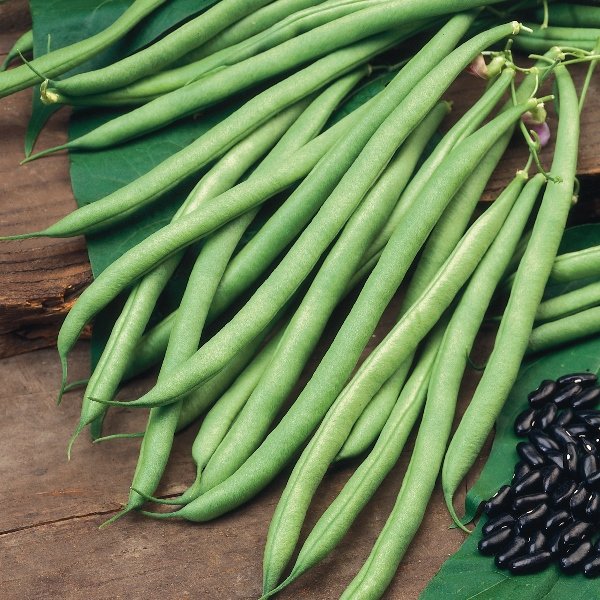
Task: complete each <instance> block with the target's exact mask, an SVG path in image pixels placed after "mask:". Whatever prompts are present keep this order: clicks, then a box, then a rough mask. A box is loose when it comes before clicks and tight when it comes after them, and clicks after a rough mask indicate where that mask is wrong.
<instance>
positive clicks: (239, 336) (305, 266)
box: [59, 23, 536, 407]
mask: <svg viewBox="0 0 600 600" xmlns="http://www.w3.org/2000/svg"><path fill="white" fill-rule="evenodd" d="M515 29H516V30H518V24H516V23H509V24H507V25H501V26H499V27H498V28H495V29H493V30H490V31H489V32H486V33H485V34H483V35H482V37H479V36H476V38H473V40H475V41H471V42H472V43H471V44H469V43H467V44H466V46H463V47H461V48H460V49H459V51H457V52H456V53H452V54H451V55H450V56H448V57H447V58H446V59H444V60H443V61H442V62H440V63H439V64H438V65H437V66H436V67H435V68H434V69H432V70H430V71H429V73H428V75H427V76H425V77H424V78H423V79H422V80H421V81H419V83H418V84H417V85H416V86H415V87H414V88H412V89H411V90H410V91H409V92H408V94H407V95H406V97H405V98H404V100H403V101H402V102H401V103H400V104H399V105H398V106H397V107H396V108H395V109H394V110H393V112H392V113H391V114H390V116H388V117H387V118H386V119H385V121H384V123H383V124H382V125H381V127H379V129H378V130H377V132H376V134H375V135H373V136H372V137H371V138H370V139H369V140H368V142H367V143H366V145H365V144H364V142H363V143H362V144H361V146H360V149H359V152H357V154H358V157H357V159H356V160H355V161H354V162H353V163H352V166H351V167H350V168H349V169H348V170H347V171H346V170H345V168H346V167H345V165H344V163H346V165H347V164H348V163H350V162H351V160H349V159H352V158H353V155H352V154H351V153H350V147H349V145H348V138H346V139H344V140H341V141H340V143H338V145H337V146H336V148H335V149H334V150H337V152H335V151H333V152H330V153H329V154H328V155H327V159H328V160H323V161H321V162H320V163H319V165H318V169H316V170H314V171H313V173H312V174H311V175H313V174H314V173H323V174H324V176H326V177H328V178H329V179H331V178H332V169H337V170H338V171H339V170H340V167H344V171H345V172H344V175H343V177H342V178H341V180H340V182H339V184H337V186H336V187H335V188H334V186H332V189H333V192H332V193H331V195H330V196H329V197H328V198H327V200H326V201H325V203H324V204H323V206H322V207H321V209H320V210H319V212H318V213H317V215H316V216H315V218H314V219H313V220H312V221H311V223H310V224H309V225H308V227H307V228H306V229H305V230H304V231H303V233H302V234H301V236H300V238H299V239H298V241H297V242H296V243H295V244H294V246H292V248H291V250H290V251H289V252H288V253H287V254H286V256H285V257H284V259H283V260H282V261H281V262H280V263H279V265H278V266H277V268H276V269H275V270H274V271H273V272H272V273H271V275H270V276H269V278H268V279H267V281H266V282H265V283H264V284H263V285H261V286H260V287H259V289H258V290H257V292H256V293H255V294H254V296H253V299H252V302H248V303H247V304H246V305H245V306H244V307H243V308H242V309H241V310H240V311H239V312H238V314H237V315H236V319H235V321H233V320H232V321H230V322H229V323H228V324H227V325H226V326H225V327H224V328H223V329H222V330H221V332H220V333H219V335H217V336H215V337H214V338H212V340H210V341H209V342H208V343H207V344H205V346H204V348H203V349H201V350H200V352H199V353H197V354H196V355H195V356H194V357H192V358H191V359H190V360H189V361H188V363H186V364H185V365H182V367H181V369H180V370H179V372H178V373H176V374H175V375H174V377H173V379H172V381H171V382H170V385H168V386H166V385H165V386H160V385H157V386H155V387H154V388H153V389H152V390H151V391H150V392H148V393H147V394H145V395H144V396H142V397H141V398H139V399H137V400H134V401H132V402H130V403H128V405H129V406H146V407H148V406H158V405H160V404H164V403H170V402H174V401H176V400H177V399H178V397H179V396H181V395H184V394H185V393H187V392H188V391H189V390H190V389H192V388H193V387H195V386H197V385H199V384H200V383H201V382H202V380H203V379H204V378H206V377H207V376H210V374H211V370H212V369H214V368H221V366H222V365H221V366H218V365H219V364H220V362H221V361H223V360H226V357H227V356H228V355H229V353H230V352H232V351H236V348H237V345H238V344H240V343H243V340H244V339H245V337H246V336H251V335H253V332H254V328H255V327H257V326H258V327H260V328H262V323H263V322H268V321H269V320H270V318H271V314H272V312H273V311H274V310H277V307H278V305H279V304H280V303H281V302H282V301H284V300H287V298H288V297H289V295H290V293H291V291H293V290H295V289H296V287H297V286H298V285H299V283H301V281H303V280H304V278H305V277H306V276H307V275H308V273H309V272H310V270H311V269H312V268H313V267H314V265H315V264H316V262H317V261H318V259H319V258H320V255H321V253H322V252H323V251H324V250H325V249H326V248H327V247H328V245H329V244H330V243H331V242H332V241H333V239H334V238H335V237H336V236H337V234H338V232H339V230H340V229H341V227H342V226H343V225H344V223H345V222H346V220H347V219H348V218H349V216H350V215H351V214H352V212H353V211H354V210H355V208H356V206H357V205H358V203H359V202H360V200H361V199H362V197H363V196H364V194H365V193H366V192H367V191H368V190H369V188H370V187H371V185H372V184H373V181H374V179H375V178H376V177H377V175H379V174H380V173H381V171H382V169H383V168H384V167H385V166H386V164H387V163H388V162H389V160H390V158H391V157H392V155H393V153H394V151H395V149H396V148H397V147H398V146H399V144H400V143H402V141H404V139H406V137H407V135H408V134H409V133H410V132H411V131H412V129H414V127H415V126H416V125H417V124H418V123H419V121H420V120H421V119H422V118H423V116H425V114H426V113H427V112H428V111H429V110H430V109H431V108H432V107H433V105H434V104H435V102H436V101H437V99H438V97H439V95H441V90H443V89H445V88H444V87H443V86H446V87H447V86H448V85H449V84H450V82H451V81H452V79H451V78H452V76H453V75H454V76H456V73H457V72H458V71H459V70H460V69H461V68H462V66H463V63H464V60H465V54H466V48H469V49H470V48H471V47H472V46H473V45H476V44H478V43H479V44H480V43H482V41H483V40H484V39H486V41H487V39H489V38H490V37H492V38H493V37H494V36H500V35H501V32H502V33H506V32H507V31H508V32H510V31H514V30H515ZM432 88H433V89H435V90H436V92H432ZM388 90H389V86H388V88H387V89H386V90H385V91H384V92H382V93H381V94H380V95H379V99H380V100H383V101H387V100H388V99H389V98H390V97H391V96H392V94H391V93H390V94H388V93H387V92H388ZM438 90H440V91H439V94H437V95H438V97H436V93H437V91H438ZM528 105H530V106H536V103H535V102H534V103H529V104H528ZM406 113H408V115H409V116H408V117H407V115H406ZM506 114H509V113H508V112H507V113H506ZM379 118H380V115H378V114H375V115H373V117H372V119H371V121H372V120H375V119H377V120H379ZM510 119H512V120H513V121H516V119H517V115H516V113H515V111H512V112H511V113H510V115H509V117H508V120H510ZM362 125H363V127H362V128H361V129H360V130H359V129H358V128H356V129H355V130H354V131H353V134H354V137H355V138H359V135H360V134H364V132H365V131H367V130H368V129H370V126H371V123H369V122H368V121H366V120H365V121H363V123H362ZM361 137H362V136H361ZM490 139H491V138H490ZM357 149H358V148H357ZM338 154H339V155H341V156H338ZM307 182H310V184H314V182H317V184H318V185H317V186H315V187H318V189H316V190H315V191H316V192H317V193H319V194H323V189H324V188H323V183H322V181H320V180H319V179H317V177H310V178H307V179H306V180H305V181H304V182H303V186H304V185H305V184H306V186H307V187H308V184H307ZM336 183H337V182H335V183H334V185H335V184H336ZM303 186H301V187H300V188H298V189H301V188H302V187H303ZM219 204H220V205H221V206H222V205H223V201H222V197H221V201H220V203H219ZM435 217H436V213H435V212H432V213H431V217H430V219H434V218H435ZM430 219H426V220H425V221H424V224H425V225H424V226H426V224H427V223H429V222H430ZM431 224H432V225H433V223H431ZM165 229H166V228H165ZM165 229H163V230H162V231H163V232H164V231H165ZM427 233H428V232H427ZM155 236H156V234H155ZM413 237H414V236H413ZM147 239H148V240H150V239H151V238H147ZM182 241H183V240H182V239H181V238H178V244H180V243H181V242H182ZM143 244H144V242H142V244H140V245H139V246H138V247H137V248H138V249H139V248H141V247H142V246H143ZM150 245H154V244H152V243H151V244H150ZM165 250H167V251H168V247H167V248H165V247H164V246H163V245H161V247H160V249H159V251H160V253H161V254H163V253H164V252H165ZM146 256H147V258H148V259H151V255H149V254H148V253H146ZM115 265H117V262H115V263H113V264H112V265H111V267H114V266H115ZM111 267H109V269H110V268H111ZM137 268H138V269H139V268H143V265H142V264H139V261H138V265H137ZM106 273H108V269H107V270H106V271H104V273H103V274H106ZM397 276H398V275H397ZM400 276H401V275H400ZM99 281H100V279H98V280H97V281H96V283H98V282H99ZM392 281H394V279H392ZM92 287H93V286H90V287H88V288H87V289H86V290H85V291H84V293H83V294H82V296H81V297H80V298H79V301H78V302H77V304H76V305H75V306H74V307H73V308H72V309H71V311H70V312H69V316H68V317H67V318H69V317H71V316H73V314H74V311H76V310H77V305H78V304H81V299H82V298H83V297H84V294H86V293H87V294H89V293H90V290H91V289H92ZM106 292H107V289H106V284H105V285H104V286H103V289H102V294H101V295H102V296H104V297H105V298H106V297H107V293H106ZM75 315H76V317H77V314H76V313H75ZM65 323H66V321H65ZM226 335H227V336H228V343H226V344H224V343H222V342H223V341H224V340H223V339H222V338H225V336H226ZM59 338H60V336H59ZM217 341H218V344H219V345H218V347H213V345H215V346H216V345H217ZM207 356H210V358H211V359H212V360H210V361H207V360H206V357H207ZM346 359H347V356H346ZM341 362H342V361H341ZM184 371H185V373H184ZM337 371H338V373H339V372H341V370H340V369H339V368H338V369H337Z"/></svg>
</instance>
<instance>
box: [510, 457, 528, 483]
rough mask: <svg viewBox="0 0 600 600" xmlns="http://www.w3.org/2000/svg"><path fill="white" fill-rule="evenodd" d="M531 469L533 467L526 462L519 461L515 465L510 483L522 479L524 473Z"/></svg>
mask: <svg viewBox="0 0 600 600" xmlns="http://www.w3.org/2000/svg"><path fill="white" fill-rule="evenodd" d="M532 471H533V469H532V468H531V467H530V466H529V465H528V464H527V463H524V462H520V461H519V462H518V463H517V464H516V465H515V472H514V475H513V478H512V483H515V482H516V481H519V479H522V478H523V477H525V475H527V474H528V473H531V472H532Z"/></svg>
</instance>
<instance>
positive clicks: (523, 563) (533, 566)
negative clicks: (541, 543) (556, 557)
mask: <svg viewBox="0 0 600 600" xmlns="http://www.w3.org/2000/svg"><path fill="white" fill-rule="evenodd" d="M551 560H552V554H550V552H548V551H546V550H542V551H541V552H536V553H535V554H528V555H527V556H519V557H517V558H513V560H511V561H510V562H509V563H508V568H509V569H510V572H511V573H513V574H514V575H525V574H531V573H539V572H540V571H543V570H544V569H545V568H546V567H547V566H548V565H549V564H550V561H551Z"/></svg>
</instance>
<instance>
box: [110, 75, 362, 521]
mask: <svg viewBox="0 0 600 600" xmlns="http://www.w3.org/2000/svg"><path fill="white" fill-rule="evenodd" d="M363 75H364V71H358V72H356V73H352V74H350V75H348V76H346V77H343V78H342V79H341V80H340V81H338V82H336V83H335V84H334V85H333V86H331V87H330V88H329V89H328V90H326V92H324V93H323V94H321V96H320V97H319V98H317V100H316V101H315V102H313V103H312V104H311V106H309V107H308V108H307V109H306V110H303V109H304V106H305V104H306V103H305V102H304V103H301V104H300V105H299V106H297V107H294V110H292V109H288V111H287V112H288V113H290V115H289V116H288V117H287V120H282V119H281V118H280V119H279V121H280V123H277V125H278V127H279V129H277V128H276V127H274V126H271V130H273V132H272V133H270V138H269V139H267V136H264V137H265V140H264V142H263V147H262V148H260V150H261V151H262V152H264V151H266V150H267V149H268V147H269V146H272V145H273V143H274V141H275V139H276V138H277V137H281V139H280V140H279V143H277V144H276V146H275V147H274V148H273V149H272V150H271V152H270V154H269V155H268V156H267V158H266V159H265V160H264V161H263V162H262V163H261V164H260V165H259V166H258V167H257V169H256V170H255V171H254V173H253V174H252V177H260V176H261V173H263V172H266V171H268V170H269V169H271V168H276V166H277V164H278V162H279V161H281V160H286V158H287V156H289V155H290V154H291V153H292V152H293V151H294V150H296V149H298V147H299V146H302V145H303V144H305V143H306V142H307V141H309V140H310V139H311V138H313V137H314V136H315V135H316V134H317V133H318V131H319V130H320V129H321V127H322V126H323V125H324V124H325V122H326V121H327V118H328V117H329V116H330V115H331V113H332V112H333V110H334V109H335V107H336V106H337V104H338V103H339V101H340V99H341V98H343V97H344V96H345V95H346V94H347V92H348V91H349V90H350V89H351V88H352V87H354V85H355V84H356V83H357V81H358V80H359V79H360V78H361V77H362V76H363ZM301 111H302V116H303V117H304V118H303V119H302V120H301V121H300V123H298V116H299V114H300V113H301ZM294 121H295V122H294ZM275 122H277V120H275ZM286 129H287V132H286V133H285V134H283V132H285V131H286ZM273 134H275V136H274V135H273ZM282 134H283V135H282ZM252 137H257V136H256V135H254V136H252ZM274 138H275V139H274ZM265 142H266V143H265ZM254 145H255V146H259V144H258V143H256V142H255V144H254ZM252 149H253V150H254V152H253V153H248V152H247V153H246V155H245V156H244V160H245V161H246V163H245V164H244V165H243V167H245V168H243V169H240V168H239V165H238V163H239V162H243V161H240V158H239V157H237V156H235V157H233V160H230V161H229V162H232V163H233V165H232V166H233V168H230V169H226V174H225V177H224V178H222V179H225V180H229V181H226V182H220V185H221V189H225V188H226V187H228V186H229V185H230V183H231V180H232V179H233V178H232V177H231V174H230V172H229V171H232V172H234V173H235V174H236V175H238V176H239V174H240V173H242V172H243V171H244V170H246V168H247V167H248V165H249V164H251V163H252V162H254V161H255V160H256V154H257V152H256V148H252ZM249 156H252V158H249ZM217 179H218V177H217ZM252 212H253V211H250V212H249V213H246V214H245V215H242V216H241V217H239V218H238V219H237V220H235V221H232V222H231V223H229V224H227V225H225V226H224V227H223V228H222V229H221V230H220V231H218V232H217V233H215V234H214V235H213V236H211V237H210V238H209V239H208V240H206V242H205V244H204V246H203V247H202V249H201V251H200V254H199V256H198V258H197V260H196V263H195V265H194V267H193V269H192V272H191V274H190V277H189V281H188V284H187V286H186V290H185V292H184V295H183V298H182V300H181V305H180V307H179V310H178V311H177V314H176V316H175V319H174V322H173V328H172V330H171V335H170V337H169V343H168V346H167V349H166V353H165V359H164V361H163V364H162V368H161V372H160V374H159V377H158V381H161V380H163V379H165V378H166V377H168V376H169V375H170V372H171V371H172V370H173V369H174V368H175V367H176V366H177V365H178V364H180V363H182V362H184V361H185V360H187V359H188V358H189V356H191V355H192V354H194V352H195V351H196V350H197V349H198V346H199V342H200V335H201V333H202V329H203V327H204V323H205V322H206V319H207V315H208V310H209V307H210V304H211V302H212V299H213V297H214V293H215V291H216V288H217V285H218V283H219V281H220V279H221V277H222V275H223V271H224V270H225V267H226V266H227V263H228V262H229V259H230V257H231V254H232V253H233V251H234V250H235V247H236V246H237V244H238V242H239V240H240V238H241V236H242V235H243V233H244V231H245V230H246V228H247V226H248V225H249V224H250V223H251V221H252V219H253V218H254V216H255V215H253V214H252ZM248 217H250V218H248ZM198 290H201V291H200V292H199V291H198ZM232 358H233V357H232ZM184 401H185V400H180V401H179V402H177V403H175V404H173V405H171V406H166V407H159V408H154V409H152V410H151V411H150V416H149V419H148V424H147V426H146V433H145V435H144V439H143V441H142V447H141V450H140V456H139V459H138V464H137V467H136V470H135V474H134V478H133V483H132V486H131V489H132V491H131V493H130V496H129V500H128V503H127V506H126V507H125V508H124V509H123V510H122V511H120V512H119V513H118V514H117V515H115V516H114V517H112V518H111V519H110V521H109V522H113V521H115V520H116V519H118V518H119V517H120V516H122V515H123V514H125V513H127V512H129V511H131V510H133V509H135V508H137V507H138V506H140V505H141V504H143V502H144V499H145V497H146V496H148V495H149V494H152V493H153V492H154V491H155V489H156V487H157V486H158V484H159V482H160V479H161V476H162V473H163V471H164V468H165V466H166V463H167V460H168V457H169V454H170V451H171V446H172V443H173V436H174V434H175V429H176V427H177V424H178V420H179V415H180V412H181V408H182V403H183V402H184Z"/></svg>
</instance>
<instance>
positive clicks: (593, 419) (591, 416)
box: [577, 410, 600, 429]
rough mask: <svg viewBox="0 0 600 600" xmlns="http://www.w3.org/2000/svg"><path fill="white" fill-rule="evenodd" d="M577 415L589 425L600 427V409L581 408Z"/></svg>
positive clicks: (595, 427)
mask: <svg viewBox="0 0 600 600" xmlns="http://www.w3.org/2000/svg"><path fill="white" fill-rule="evenodd" d="M577 417H578V418H579V419H581V420H582V421H583V422H584V423H585V424H586V425H587V426H588V427H591V428H592V429H600V411H598V410H580V411H578V412H577Z"/></svg>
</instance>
